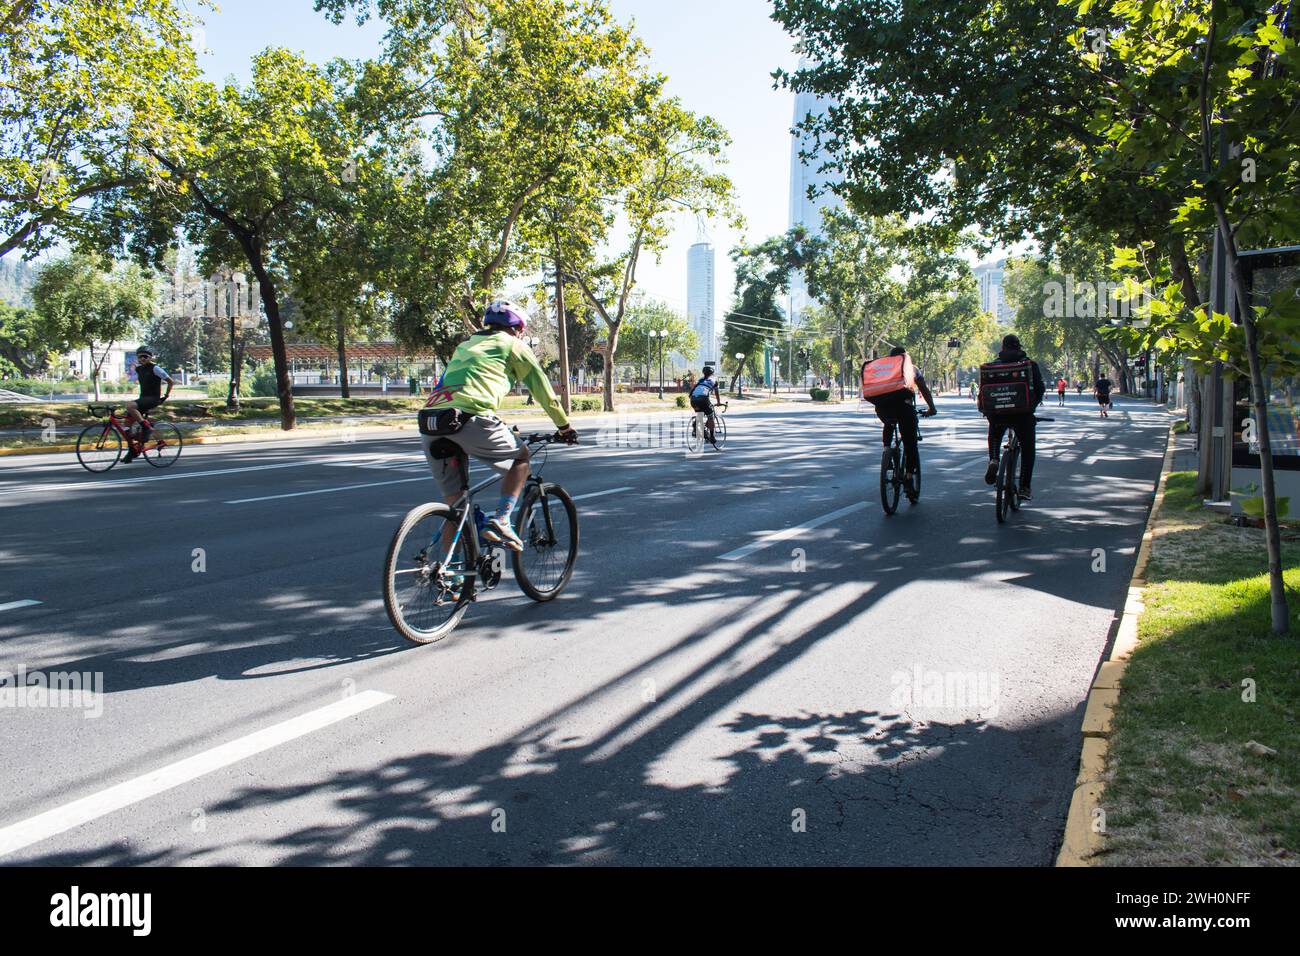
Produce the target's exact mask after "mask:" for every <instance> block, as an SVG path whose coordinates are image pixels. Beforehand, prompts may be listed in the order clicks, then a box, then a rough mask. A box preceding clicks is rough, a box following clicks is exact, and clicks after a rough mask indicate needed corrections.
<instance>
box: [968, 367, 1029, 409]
mask: <svg viewBox="0 0 1300 956" xmlns="http://www.w3.org/2000/svg"><path fill="white" fill-rule="evenodd" d="M1033 365H1034V363H1033V362H1031V361H1030V360H1029V359H1024V360H1023V361H1020V362H985V363H984V364H983V365H981V366H980V392H979V409H980V413H981V414H982V415H984V416H986V417H987V416H989V415H1026V414H1028V413H1029V412H1032V411H1033V410H1034V400H1033V398H1032V396H1031V390H1032V388H1033V384H1034V372H1033Z"/></svg>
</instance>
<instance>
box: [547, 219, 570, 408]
mask: <svg viewBox="0 0 1300 956" xmlns="http://www.w3.org/2000/svg"><path fill="white" fill-rule="evenodd" d="M551 236H552V238H553V239H554V242H555V312H556V316H557V318H558V321H559V340H560V404H561V405H562V406H564V412H565V414H566V415H567V414H569V329H568V324H569V323H568V315H567V314H566V313H565V310H564V270H563V268H562V263H561V261H560V234H559V231H558V230H554V229H553V230H552V232H551Z"/></svg>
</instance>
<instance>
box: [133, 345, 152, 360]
mask: <svg viewBox="0 0 1300 956" xmlns="http://www.w3.org/2000/svg"><path fill="white" fill-rule="evenodd" d="M135 357H136V358H137V359H142V358H153V349H151V348H149V346H147V345H142V346H140V347H139V348H138V349H136V350H135Z"/></svg>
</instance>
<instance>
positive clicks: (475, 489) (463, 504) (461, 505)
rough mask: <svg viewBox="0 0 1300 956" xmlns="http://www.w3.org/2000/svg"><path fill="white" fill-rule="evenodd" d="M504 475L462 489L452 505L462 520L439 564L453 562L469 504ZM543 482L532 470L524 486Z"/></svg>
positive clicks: (463, 530) (444, 564) (458, 523)
mask: <svg viewBox="0 0 1300 956" xmlns="http://www.w3.org/2000/svg"><path fill="white" fill-rule="evenodd" d="M524 444H525V445H526V446H527V447H528V448H532V446H534V445H540V444H543V442H541V441H531V442H529V441H526V442H524ZM504 477H505V476H504V475H502V474H501V473H500V472H498V473H497V474H495V475H490V476H489V477H487V478H484V479H483V480H482V481H480V482H479V483H478V484H477V485H474V486H472V487H470V488H466V489H465V490H464V491H462V492H461V493H460V497H459V498H457V499H456V500H455V502H454V503H453V504H452V505H451V507H452V510H458V511H460V520H459V521H457V522H456V533H455V534H454V535H452V538H451V545H450V547H448V548H447V554H446V555H445V556H444V557H443V559H442V561H440V562H439V564H440V565H441V566H442V567H444V568H445V567H446V566H447V565H448V564H449V563H450V562H451V556H452V555H453V554H454V553H455V552H456V545H457V543H459V541H460V536H461V535H462V534H464V532H465V522H466V521H468V520H469V516H470V508H469V505H470V503H471V502H472V501H473V500H474V496H475V495H477V494H478V493H479V492H480V491H482V490H483V489H484V488H488V487H490V486H492V485H494V484H496V483H497V482H498V481H500V480H501V479H502V478H504ZM541 483H542V478H541V475H539V474H537V473H536V472H534V471H531V470H530V471H529V474H528V479H527V480H526V481H525V482H524V488H525V489H527V488H528V486H529V485H540V484H541ZM521 497H522V496H521ZM429 543H430V544H432V543H433V542H432V541H431V542H429ZM472 574H477V569H473V570H466V572H465V576H466V577H469V576H471V575H472Z"/></svg>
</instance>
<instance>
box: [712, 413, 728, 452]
mask: <svg viewBox="0 0 1300 956" xmlns="http://www.w3.org/2000/svg"><path fill="white" fill-rule="evenodd" d="M726 443H727V420H726V419H725V418H723V417H722V416H721V415H719V414H718V413H717V412H714V414H713V447H714V448H716V449H717V450H718V451H722V446H723V445H725V444H726Z"/></svg>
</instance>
